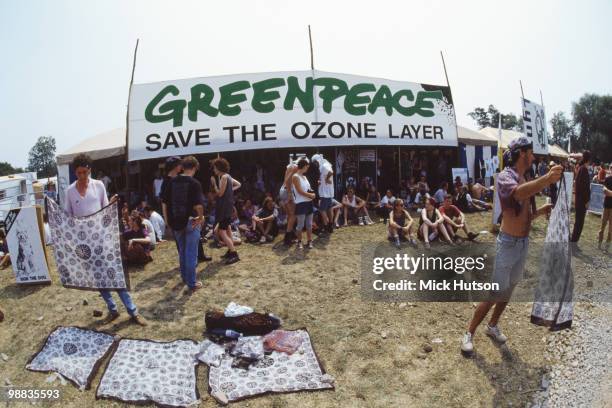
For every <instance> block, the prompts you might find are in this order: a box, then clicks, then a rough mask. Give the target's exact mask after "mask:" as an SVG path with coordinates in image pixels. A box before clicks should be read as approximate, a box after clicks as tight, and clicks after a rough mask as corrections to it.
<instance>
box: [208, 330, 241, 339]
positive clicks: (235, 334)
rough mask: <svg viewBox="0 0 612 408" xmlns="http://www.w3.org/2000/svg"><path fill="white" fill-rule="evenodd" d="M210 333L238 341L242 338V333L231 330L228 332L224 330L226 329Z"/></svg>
mask: <svg viewBox="0 0 612 408" xmlns="http://www.w3.org/2000/svg"><path fill="white" fill-rule="evenodd" d="M210 333H212V334H216V335H217V336H225V337H227V338H230V339H237V338H239V337H242V333H238V332H237V331H235V330H231V329H227V330H224V329H212V330H211V331H210Z"/></svg>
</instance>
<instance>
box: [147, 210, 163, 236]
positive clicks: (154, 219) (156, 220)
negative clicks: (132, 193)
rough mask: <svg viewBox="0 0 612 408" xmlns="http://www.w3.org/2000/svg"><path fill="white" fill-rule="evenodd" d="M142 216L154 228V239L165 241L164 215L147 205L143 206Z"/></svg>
mask: <svg viewBox="0 0 612 408" xmlns="http://www.w3.org/2000/svg"><path fill="white" fill-rule="evenodd" d="M144 216H145V218H146V219H147V220H149V221H150V222H151V224H152V225H153V229H154V230H155V241H157V242H165V240H164V233H165V232H166V223H165V221H164V217H162V216H161V215H160V214H159V213H158V212H157V211H155V210H154V209H153V208H152V207H151V206H148V205H147V206H146V207H145V211H144Z"/></svg>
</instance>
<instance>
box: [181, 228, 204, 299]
mask: <svg viewBox="0 0 612 408" xmlns="http://www.w3.org/2000/svg"><path fill="white" fill-rule="evenodd" d="M201 229H202V227H201V226H200V225H198V226H197V227H195V228H193V227H192V226H191V219H189V221H187V226H185V228H184V229H182V230H178V231H177V230H174V239H175V240H176V245H177V246H178V252H179V268H180V270H181V278H182V279H183V282H184V283H185V284H186V285H187V286H189V287H190V288H192V289H193V288H194V287H195V284H196V266H197V264H198V245H199V242H200V231H201Z"/></svg>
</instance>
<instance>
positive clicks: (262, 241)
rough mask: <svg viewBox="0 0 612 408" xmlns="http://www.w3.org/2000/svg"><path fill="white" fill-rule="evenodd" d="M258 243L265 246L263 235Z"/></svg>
mask: <svg viewBox="0 0 612 408" xmlns="http://www.w3.org/2000/svg"><path fill="white" fill-rule="evenodd" d="M259 243H260V244H265V243H266V237H265V235H262V236H261V238H260V239H259Z"/></svg>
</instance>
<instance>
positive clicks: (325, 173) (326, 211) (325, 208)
mask: <svg viewBox="0 0 612 408" xmlns="http://www.w3.org/2000/svg"><path fill="white" fill-rule="evenodd" d="M312 162H313V163H317V165H318V166H319V175H320V176H319V212H320V213H321V218H322V219H323V230H324V231H325V232H327V233H329V234H331V233H332V232H333V231H334V228H333V225H332V220H333V214H332V199H333V198H334V171H333V167H332V165H331V163H330V162H328V161H327V160H325V158H323V155H322V154H315V155H313V156H312Z"/></svg>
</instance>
